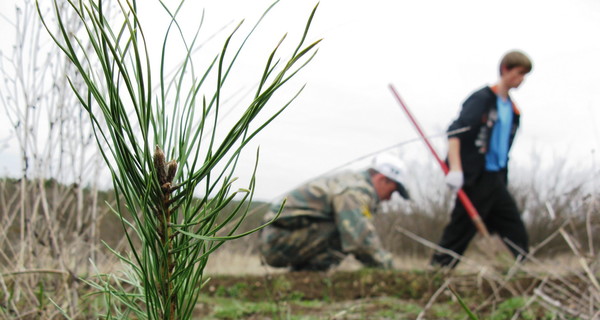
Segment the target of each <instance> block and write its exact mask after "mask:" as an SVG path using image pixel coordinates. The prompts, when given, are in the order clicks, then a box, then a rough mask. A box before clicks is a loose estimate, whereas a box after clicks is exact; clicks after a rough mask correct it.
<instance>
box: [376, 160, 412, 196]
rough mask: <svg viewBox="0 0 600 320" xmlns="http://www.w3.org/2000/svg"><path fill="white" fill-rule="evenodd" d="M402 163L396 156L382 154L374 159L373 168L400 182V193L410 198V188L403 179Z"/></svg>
mask: <svg viewBox="0 0 600 320" xmlns="http://www.w3.org/2000/svg"><path fill="white" fill-rule="evenodd" d="M401 167H402V163H401V162H400V160H399V159H398V158H396V157H392V156H389V155H380V156H378V157H377V158H375V159H374V160H373V164H372V165H371V168H372V169H373V170H375V171H377V172H379V173H381V174H383V175H384V176H386V177H388V178H389V179H392V180H394V182H396V183H397V184H398V189H396V191H398V193H399V194H400V195H401V196H402V198H404V199H409V198H410V196H409V194H408V190H406V188H405V187H404V184H403V183H402V180H404V176H403V174H402V169H401Z"/></svg>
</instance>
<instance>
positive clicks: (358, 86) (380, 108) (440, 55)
mask: <svg viewBox="0 0 600 320" xmlns="http://www.w3.org/2000/svg"><path fill="white" fill-rule="evenodd" d="M11 2H13V1H8V0H1V1H0V10H1V11H0V12H2V13H3V14H4V15H5V16H7V17H9V18H10V17H12V15H11V14H9V13H10V12H12V6H13V4H11ZM148 3H155V1H148V0H144V1H139V2H138V5H140V6H144V5H147V4H148ZM270 3H271V1H266V0H253V1H247V0H210V1H188V3H187V5H186V10H185V16H184V17H182V18H183V20H181V21H186V22H187V21H190V23H191V24H193V25H196V24H197V23H198V20H199V16H200V14H201V8H202V7H204V8H206V19H207V20H206V27H205V29H203V30H204V31H203V32H204V33H203V34H202V35H201V37H200V38H201V39H207V38H209V37H210V35H211V34H213V33H214V32H215V31H216V30H218V29H219V28H220V27H222V26H224V25H226V24H227V23H229V22H237V21H240V20H241V19H242V18H247V23H246V24H245V25H246V26H247V27H249V26H250V25H253V24H254V22H255V21H256V20H257V19H258V17H259V16H260V15H261V14H262V12H263V11H264V9H266V8H267V7H268V5H269V4H270ZM315 4H316V1H315V2H311V1H294V0H282V1H281V2H280V3H279V4H278V5H277V6H276V7H275V9H274V10H273V11H272V12H271V13H270V14H269V16H268V17H267V19H266V20H265V21H264V24H262V27H261V28H260V29H259V30H258V31H257V33H256V38H255V39H254V40H252V39H251V45H250V46H249V47H248V50H249V51H248V52H246V56H245V57H247V58H248V61H247V62H244V61H241V64H240V66H238V68H239V69H238V73H239V74H242V75H244V76H245V75H251V76H253V78H250V77H248V78H244V77H240V79H239V80H236V81H238V82H234V83H236V84H237V85H238V88H239V87H244V88H249V87H251V86H252V85H253V84H254V80H253V79H256V77H258V76H259V72H261V71H262V67H263V66H264V61H265V59H266V56H267V55H268V54H269V53H270V50H271V48H272V47H273V46H274V45H275V44H276V42H277V40H278V39H279V38H280V37H281V36H282V35H283V33H284V32H286V31H289V33H290V34H289V38H288V39H287V40H286V43H287V44H289V45H292V44H295V41H296V40H297V38H298V36H299V34H300V33H301V31H302V30H303V28H304V23H305V21H306V18H307V17H308V15H309V13H310V11H311V10H312V8H313V6H314V5H315ZM146 10H147V11H146ZM141 14H142V16H143V17H147V19H149V20H148V21H152V23H149V27H148V28H147V33H151V34H153V35H154V34H155V32H156V33H158V34H159V35H160V23H159V22H158V21H160V19H158V18H157V17H159V16H158V15H157V11H156V10H155V9H146V8H143V9H142V13H141ZM0 20H2V19H0ZM231 27H232V26H231V25H229V27H228V30H231ZM7 28H9V25H7V24H6V23H5V21H3V20H2V21H0V30H2V39H3V40H2V42H3V50H6V48H7V46H6V44H7V43H9V42H10V41H12V34H11V33H10V32H9V31H7V30H8V29H7ZM153 28H154V29H153ZM193 29H194V28H193V27H191V28H190V34H191V31H193ZM243 30H246V31H247V28H246V29H243ZM241 34H244V32H242V33H240V35H241ZM157 38H159V39H160V38H161V37H157ZM318 38H324V40H323V42H322V43H321V44H320V46H319V52H318V54H317V56H316V58H315V60H314V61H313V62H311V63H310V64H309V65H308V66H307V67H306V68H305V69H304V70H303V71H302V72H301V73H300V74H299V75H298V76H297V79H296V81H295V82H294V83H293V84H292V85H291V86H290V87H288V88H287V89H285V90H284V91H282V94H283V95H282V97H281V98H277V99H275V101H274V102H275V103H276V104H275V105H273V108H274V107H276V106H277V102H280V101H283V99H284V98H285V97H286V96H288V97H289V96H290V95H291V94H292V91H293V90H292V89H294V88H296V89H297V88H298V86H299V85H301V84H302V83H307V87H306V88H305V90H304V92H303V93H302V94H301V96H300V97H299V98H298V99H297V100H296V101H295V103H294V104H293V105H292V106H291V107H290V108H289V109H288V110H286V111H285V112H284V113H283V114H282V115H281V116H280V117H279V118H278V119H277V120H276V121H275V123H273V124H272V125H270V126H269V127H267V128H266V129H265V131H264V132H262V133H261V134H260V135H259V136H258V137H257V139H256V141H255V143H254V144H253V145H251V146H250V149H248V152H247V155H248V159H247V160H246V161H245V162H244V163H243V164H242V166H241V167H240V169H241V171H240V178H241V181H246V180H245V179H247V176H246V173H245V172H246V171H248V169H249V168H251V167H252V166H253V163H252V161H253V160H252V157H253V156H254V153H255V152H254V149H255V148H256V146H258V145H260V150H261V157H260V162H259V172H258V177H257V179H258V182H257V183H258V186H257V191H256V196H257V197H258V198H260V199H266V200H269V199H274V198H275V197H278V196H280V195H282V194H283V193H284V192H285V191H287V190H289V189H291V188H293V187H294V186H296V185H298V184H300V183H302V182H304V181H306V180H307V179H309V178H311V177H315V176H318V175H320V174H323V173H325V172H327V171H329V170H331V169H334V168H337V167H339V166H341V165H343V164H345V163H347V162H349V161H352V160H354V159H357V158H359V157H361V156H363V155H366V154H369V153H371V152H373V151H376V150H380V149H382V148H385V147H388V146H391V145H394V144H397V143H400V142H403V141H407V140H410V139H413V138H415V137H416V136H417V135H416V132H415V131H414V129H413V127H412V126H411V124H410V123H409V122H408V120H407V118H406V116H405V115H404V114H403V113H402V111H401V109H400V108H399V106H398V105H397V103H396V101H395V100H394V98H393V96H392V94H391V92H390V90H389V89H388V85H389V84H390V83H392V84H394V85H395V87H396V88H397V90H398V91H399V92H400V94H401V95H402V98H403V99H404V101H405V102H406V103H407V104H408V106H409V108H411V109H412V112H413V113H414V115H415V116H416V118H417V119H418V120H419V122H420V123H421V125H422V126H423V128H424V130H425V131H426V132H428V133H429V134H436V133H439V132H442V131H444V130H445V129H446V127H447V126H448V124H449V123H450V122H451V120H453V118H454V117H455V116H456V115H457V113H458V111H459V108H460V105H461V103H462V101H463V100H464V99H465V98H466V97H467V96H468V95H469V94H470V93H471V92H473V91H474V90H476V89H478V88H480V87H481V86H483V85H485V84H492V83H494V82H495V81H496V79H497V68H498V61H499V59H500V57H501V56H502V55H503V54H504V53H505V52H506V51H508V50H510V49H515V48H517V49H521V50H523V51H525V52H526V53H527V54H528V55H529V56H530V57H531V58H532V60H533V62H534V69H533V72H532V73H531V74H530V75H529V76H528V77H527V78H526V80H525V82H524V84H523V85H522V86H521V88H519V89H518V90H516V91H514V92H513V93H512V95H513V98H514V100H515V101H516V102H517V104H518V105H519V107H520V109H521V111H522V114H523V117H522V126H521V131H520V133H519V135H518V137H517V140H516V142H515V146H514V148H513V150H512V153H511V156H512V160H511V161H512V162H511V165H513V166H515V165H519V166H539V165H543V166H551V165H552V162H555V161H558V160H560V159H566V160H567V161H568V162H569V164H571V165H573V166H577V167H592V166H593V165H594V162H595V165H596V170H597V168H598V159H599V158H598V155H595V156H594V155H593V154H592V150H598V149H599V147H600V109H599V106H600V90H599V88H600V41H598V39H600V2H598V1H597V0H539V1H538V0H536V1H529V0H505V1H488V0H456V1H447V0H425V1H389V0H373V1H368V2H365V1H349V0H321V1H320V5H319V8H318V10H317V13H316V16H315V20H314V22H313V26H312V28H311V31H310V34H309V40H316V39H318ZM211 43H212V44H213V45H214V48H217V47H220V46H221V44H222V41H221V40H217V41H214V42H211ZM209 44H210V43H209ZM209 48H210V46H209V45H207V51H208V49H209ZM287 49H288V50H287V51H285V50H286V48H285V47H284V52H289V48H287ZM203 52H206V51H203ZM207 53H210V54H209V55H208V56H212V55H214V54H216V53H217V51H214V50H213V51H208V52H207ZM202 57H203V55H202V54H199V57H197V59H199V61H202ZM199 65H202V63H199ZM230 91H231V92H232V94H233V92H235V91H236V87H235V86H233V87H232V88H231V89H230ZM273 110H274V109H273ZM3 120H4V119H3V117H0V122H2V121H3ZM1 127H2V128H4V130H5V131H0V139H2V138H4V137H5V136H6V135H7V134H8V133H6V127H7V126H6V125H5V124H2V126H1ZM434 142H435V144H436V147H437V148H438V150H439V151H440V152H443V151H444V150H445V147H446V146H445V141H444V139H440V138H437V139H434ZM531 150H534V151H535V152H537V153H541V154H543V155H544V161H545V162H544V163H543V164H537V163H531V158H532V156H531V155H532V151H531ZM394 152H396V153H402V154H403V157H405V158H408V159H417V160H418V161H423V162H427V161H431V157H430V156H429V155H428V154H427V151H426V149H425V148H424V147H423V145H421V144H420V143H413V144H411V145H408V146H407V147H403V148H401V149H396V150H395V151H394ZM16 154H17V153H16V151H15V150H11V149H10V148H9V149H2V148H0V173H6V172H14V170H15V168H14V164H15V163H18V162H16V161H15V160H14V159H16ZM365 163H366V162H364V161H363V162H361V163H359V165H362V164H365ZM242 186H244V184H241V185H240V187H242Z"/></svg>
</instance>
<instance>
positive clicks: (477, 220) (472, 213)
mask: <svg viewBox="0 0 600 320" xmlns="http://www.w3.org/2000/svg"><path fill="white" fill-rule="evenodd" d="M390 90H392V93H393V94H394V96H395V97H396V100H398V103H399V104H400V106H401V107H402V109H404V112H405V113H406V115H407V116H408V119H410V121H411V122H412V124H413V125H414V126H415V129H417V132H419V135H420V136H421V138H422V139H423V142H425V144H426V145H427V148H429V151H431V154H433V156H434V157H435V159H436V160H437V162H438V163H439V164H440V167H442V170H443V171H444V174H448V171H449V169H448V166H447V165H446V163H445V162H444V161H442V159H441V158H440V156H439V155H438V154H437V152H436V151H435V149H434V148H433V146H432V145H431V143H430V142H429V139H427V136H426V135H425V133H423V130H422V129H421V126H419V123H418V122H417V120H416V119H415V118H414V117H413V115H412V114H411V113H410V111H409V110H408V107H406V104H404V101H402V98H400V95H399V94H398V92H397V91H396V89H395V88H394V86H393V85H392V84H390ZM457 197H458V199H459V200H460V202H461V203H462V204H463V206H464V207H465V210H467V213H468V214H469V217H471V220H472V221H473V223H474V224H475V227H476V228H477V230H478V231H479V233H481V234H482V235H483V236H484V237H487V236H489V235H490V233H489V232H488V229H487V228H486V227H485V224H484V223H483V220H481V217H480V216H479V213H477V209H475V207H474V206H473V203H471V200H469V197H467V194H466V193H465V192H464V191H463V190H462V189H459V190H458V194H457Z"/></svg>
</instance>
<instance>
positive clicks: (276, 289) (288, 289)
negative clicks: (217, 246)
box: [204, 269, 539, 301]
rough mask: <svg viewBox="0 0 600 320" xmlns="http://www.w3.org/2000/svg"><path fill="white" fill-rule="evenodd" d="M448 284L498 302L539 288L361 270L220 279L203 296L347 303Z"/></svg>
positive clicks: (518, 281) (422, 294)
mask: <svg viewBox="0 0 600 320" xmlns="http://www.w3.org/2000/svg"><path fill="white" fill-rule="evenodd" d="M446 280H451V282H452V285H453V286H454V287H455V289H456V291H457V292H459V293H460V294H461V296H462V295H464V296H466V297H468V296H472V295H482V294H483V295H489V294H495V295H497V296H499V297H502V296H510V295H514V293H515V292H516V293H519V294H528V293H530V292H531V290H532V289H533V288H534V287H535V286H536V285H537V284H539V280H537V279H534V278H527V277H522V278H514V279H512V280H511V281H510V283H508V284H506V286H505V287H502V286H500V285H498V284H497V283H491V282H490V281H483V282H480V283H477V282H478V279H477V275H462V276H457V275H453V276H452V278H449V276H445V275H444V274H443V273H440V272H429V271H398V270H378V269H362V270H359V271H339V272H336V273H332V274H329V273H326V272H306V271H304V272H289V273H281V274H274V275H262V276H231V275H221V276H215V277H212V278H211V279H210V281H209V282H208V284H207V285H206V287H205V290H204V293H205V294H207V295H209V296H218V297H231V298H239V299H244V300H248V301H262V300H264V299H265V298H266V297H269V298H271V299H272V300H290V299H305V300H323V299H326V300H328V301H348V300H356V299H367V298H375V297H395V298H401V299H428V298H429V297H431V296H432V295H433V293H434V292H435V291H436V290H438V288H440V287H441V286H442V285H443V284H444V282H445V281H446Z"/></svg>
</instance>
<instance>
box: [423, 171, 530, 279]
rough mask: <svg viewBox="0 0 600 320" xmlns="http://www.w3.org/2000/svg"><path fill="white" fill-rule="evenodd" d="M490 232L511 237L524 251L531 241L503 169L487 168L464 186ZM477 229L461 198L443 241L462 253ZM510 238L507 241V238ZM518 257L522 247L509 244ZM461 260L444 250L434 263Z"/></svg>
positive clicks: (445, 245) (451, 262)
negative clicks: (472, 182)
mask: <svg viewBox="0 0 600 320" xmlns="http://www.w3.org/2000/svg"><path fill="white" fill-rule="evenodd" d="M463 190H464V191H465V193H466V194H467V196H468V197H469V199H470V200H471V202H472V203H473V205H474V206H475V208H476V209H477V211H478V213H479V215H480V216H481V219H483V222H484V223H485V225H486V226H487V228H488V230H489V232H490V233H497V234H498V235H499V236H500V238H501V239H502V240H505V238H507V239H509V240H510V241H511V242H512V243H514V244H515V245H517V246H518V247H519V248H520V249H521V250H523V251H524V252H528V248H529V244H528V241H529V240H528V237H527V231H526V230H525V224H524V223H523V220H522V219H521V215H520V213H519V210H518V208H517V205H516V203H515V200H514V199H513V197H512V196H511V195H510V193H509V192H508V189H507V187H506V181H505V175H504V174H503V173H499V172H484V173H483V174H482V175H481V177H479V179H477V181H475V183H474V184H473V185H471V186H467V187H465V188H463ZM476 232H477V230H476V228H475V225H474V224H473V222H472V221H471V218H470V217H469V215H468V214H467V211H466V210H465V208H464V207H463V205H462V203H460V200H459V199H458V198H457V199H456V203H455V205H454V210H452V215H451V217H450V222H449V223H448V225H447V226H446V228H445V229H444V232H443V234H442V238H441V240H440V242H439V245H440V246H441V247H443V248H446V249H449V250H452V251H454V252H456V253H458V254H460V255H462V254H463V253H464V252H465V250H466V249H467V246H468V245H469V242H470V241H471V239H473V237H474V236H475V233H476ZM505 242H506V241H505ZM507 246H508V248H509V249H510V250H511V252H512V253H513V255H514V256H515V257H518V256H519V254H520V253H519V251H518V250H517V249H515V248H513V247H512V246H511V245H507ZM457 262H458V261H457V260H456V259H454V258H453V257H452V256H450V255H448V254H444V253H435V254H434V255H433V257H432V259H431V264H432V265H439V266H448V267H455V266H456V264H457Z"/></svg>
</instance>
